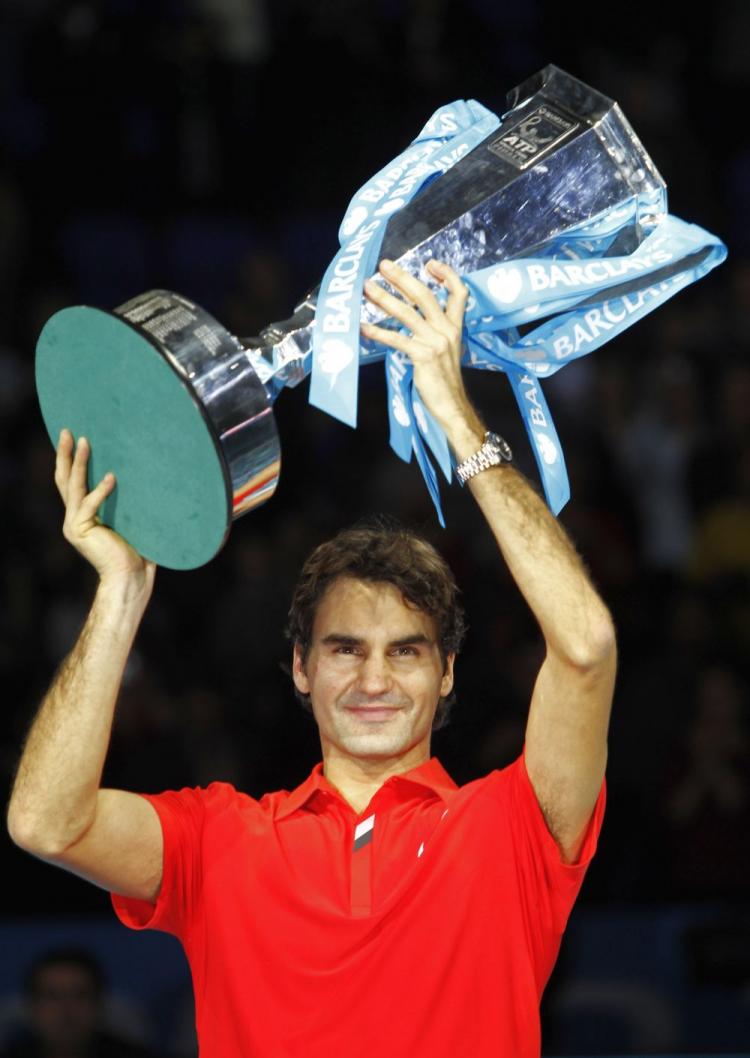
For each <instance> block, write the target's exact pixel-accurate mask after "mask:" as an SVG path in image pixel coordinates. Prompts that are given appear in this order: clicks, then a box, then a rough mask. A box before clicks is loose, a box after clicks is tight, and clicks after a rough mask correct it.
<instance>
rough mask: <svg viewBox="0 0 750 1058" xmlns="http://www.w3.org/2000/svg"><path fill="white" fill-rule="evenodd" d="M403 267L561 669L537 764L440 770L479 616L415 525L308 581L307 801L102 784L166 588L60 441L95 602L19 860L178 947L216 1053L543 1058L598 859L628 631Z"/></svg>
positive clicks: (324, 553)
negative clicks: (619, 630)
mask: <svg viewBox="0 0 750 1058" xmlns="http://www.w3.org/2000/svg"><path fill="white" fill-rule="evenodd" d="M430 270H431V272H432V275H433V277H434V278H435V279H437V280H438V281H440V282H442V283H444V285H445V287H446V288H447V291H448V298H447V303H446V306H445V308H444V309H443V308H441V306H440V304H439V303H438V301H437V299H436V298H435V297H434V295H433V294H432V293H431V291H430V290H429V289H428V287H427V286H425V285H423V284H422V283H420V282H418V281H417V280H416V279H413V278H412V277H410V276H409V275H408V274H407V273H405V272H403V271H402V270H400V269H398V268H397V267H396V266H394V265H392V264H391V263H389V262H382V263H381V272H382V274H383V276H384V278H385V279H387V280H388V282H389V283H390V285H391V287H392V288H393V289H395V290H396V291H397V292H398V294H399V295H400V297H396V296H394V294H392V293H390V292H389V291H387V290H385V289H383V288H381V287H380V286H378V285H377V284H372V283H371V284H368V286H367V288H366V292H367V295H368V297H369V298H370V299H371V300H372V301H373V302H374V303H375V304H377V305H379V306H380V307H381V308H382V309H383V310H384V311H385V313H386V315H388V316H392V317H394V318H396V319H398V320H400V322H401V323H403V324H404V325H405V327H406V328H407V329H408V333H406V332H402V333H398V334H396V333H394V332H392V331H387V330H382V329H380V328H378V327H376V326H372V325H369V326H367V327H366V328H363V330H364V331H365V333H366V334H367V336H368V337H371V338H375V339H378V340H381V341H384V342H386V343H388V344H390V345H392V346H393V347H394V348H397V349H400V350H402V351H403V352H404V353H406V354H407V355H408V357H409V359H410V360H411V363H412V364H413V366H414V378H415V382H416V385H417V388H418V390H419V394H420V397H421V399H422V400H423V402H424V403H425V405H426V406H427V407H428V408H429V410H430V411H431V413H432V414H433V416H434V417H435V418H436V419H437V421H438V422H439V423H440V425H441V426H442V427H443V429H444V430H445V432H446V435H447V438H448V441H449V443H450V445H451V447H452V449H453V452H454V454H455V457H456V461H457V471H458V473H459V476H460V477H461V478H462V480H464V481H465V482H466V483H467V484H468V488H469V490H470V491H471V493H472V494H473V496H474V498H475V500H476V501H477V503H478V504H479V506H480V508H481V510H482V512H483V513H484V516H485V518H486V520H487V523H488V526H489V529H490V530H491V531H492V533H493V534H494V536H495V539H496V540H497V543H498V547H499V552H500V555H501V556H502V559H503V560H504V561H505V563H506V564H507V566H508V568H509V570H510V572H511V574H512V575H513V577H514V579H515V581H516V583H517V585H518V587H519V589H520V591H521V592H522V594H523V596H524V598H525V599H526V602H527V603H528V605H529V607H530V608H531V610H532V612H533V614H534V615H535V617H536V619H537V621H538V623H539V627H540V631H541V634H542V636H543V637H544V641H545V645H546V655H545V659H544V662H543V664H542V666H541V669H540V671H539V674H538V676H537V680H536V683H535V686H534V690H533V693H532V697H531V703H530V708H529V717H528V723H527V728H526V737H525V743H524V746H523V750H522V752H521V753H520V755H519V757H518V758H517V759H516V760H515V761H514V762H513V763H512V764H510V765H509V766H507V767H504V768H498V769H496V770H494V771H492V772H490V774H489V775H486V776H482V777H480V778H478V779H476V780H474V781H473V782H470V783H468V784H466V785H465V786H462V787H458V786H457V785H456V784H455V783H454V782H453V780H452V779H451V778H450V776H449V775H448V773H447V772H446V771H445V769H444V768H443V767H442V765H441V764H440V762H439V761H438V760H437V758H435V757H432V756H431V755H430V741H431V733H432V731H433V730H434V729H435V728H437V727H439V726H440V725H441V724H442V723H443V722H444V719H445V715H446V712H447V709H448V707H449V704H450V696H451V692H452V687H453V669H454V663H455V660H456V655H457V653H458V651H459V648H460V645H461V639H462V636H463V617H462V614H461V609H460V607H459V605H458V602H457V589H456V585H455V583H454V580H453V577H452V575H451V573H450V570H449V569H448V567H447V566H446V564H445V562H444V561H443V560H442V558H441V557H440V556H439V555H438V554H437V552H436V551H435V550H434V548H432V547H431V545H430V544H428V543H427V542H426V541H424V540H422V539H420V538H419V537H417V536H415V535H414V534H412V533H410V532H408V531H405V530H395V529H390V528H384V527H382V526H378V525H375V526H369V527H367V526H361V527H358V528H354V529H350V530H346V531H344V532H342V533H340V534H339V535H338V536H337V537H335V538H334V539H333V540H331V541H328V542H327V543H324V544H322V545H321V546H320V547H319V548H317V550H316V551H315V552H314V553H313V554H312V555H311V556H310V558H309V559H308V560H307V562H306V563H305V566H304V568H303V570H302V574H301V577H300V580H299V583H298V585H297V588H296V591H295V594H294V599H293V601H292V607H291V610H290V619H289V628H288V632H289V636H290V638H291V640H292V643H293V677H294V683H295V687H296V690H297V692H298V694H299V696H300V697H301V699H302V701H303V704H304V705H305V707H306V708H309V709H311V711H312V713H313V715H314V717H315V721H316V723H317V725H318V729H319V733H320V742H321V750H322V760H321V761H320V763H318V764H317V765H316V766H315V767H314V768H313V770H312V772H311V774H310V775H309V776H308V778H307V779H305V781H304V782H303V783H302V784H301V785H300V786H298V787H297V788H296V789H295V790H293V791H292V792H287V791H284V790H282V791H277V792H274V793H268V794H266V795H264V796H263V797H262V798H260V800H256V799H254V798H251V797H249V796H247V795H246V794H243V793H241V792H238V791H237V790H235V789H234V788H233V787H232V786H229V785H228V784H226V783H212V784H211V785H210V786H208V787H207V788H206V789H200V788H196V789H183V790H181V791H169V792H166V793H161V794H143V795H140V794H134V793H129V792H126V791H122V790H109V789H102V788H101V786H100V783H101V774H102V767H103V764H104V759H105V754H106V750H107V744H108V740H109V736H110V730H111V724H112V716H113V712H114V706H115V700H116V697H117V693H118V691H119V687H120V683H121V680H122V673H123V670H124V666H125V663H126V660H127V657H128V654H129V651H130V648H131V646H132V643H133V639H134V637H135V634H136V631H137V628H138V625H139V623H140V620H141V617H142V615H143V612H144V610H145V607H146V605H147V604H148V601H149V599H150V596H151V592H152V588H153V583H154V567H153V564H152V563H149V562H147V561H145V560H144V559H143V558H142V557H141V556H140V555H138V554H137V553H136V552H135V551H134V550H133V549H132V548H131V547H129V545H128V544H127V543H126V542H125V541H124V540H122V538H120V537H119V536H117V535H116V534H115V533H113V532H112V531H111V530H109V529H107V528H106V527H105V526H103V525H102V524H101V523H99V522H98V520H97V518H96V512H97V510H98V509H99V506H100V504H101V503H102V501H103V500H104V498H105V497H106V496H107V495H108V494H109V493H110V492H111V490H112V489H113V488H114V484H115V483H114V478H113V477H112V476H111V475H108V476H107V477H105V478H104V479H103V480H102V482H100V483H99V485H97V487H96V488H95V489H93V490H92V491H91V492H87V491H86V489H87V486H86V466H87V461H88V456H89V449H88V444H87V442H86V441H85V439H83V438H80V439H79V441H78V444H77V446H76V449H75V455H74V454H73V438H72V437H71V435H70V434H69V433H68V432H67V431H65V432H63V434H62V436H61V438H60V443H59V446H58V452H57V471H56V481H57V484H58V487H59V489H60V492H61V494H62V497H63V500H64V502H65V507H66V515H65V524H64V532H65V535H66V537H67V538H68V539H69V540H70V541H71V543H72V544H73V545H74V546H75V547H76V548H77V549H78V550H79V551H80V552H81V553H82V554H83V555H84V556H85V557H86V558H87V559H88V560H89V561H90V562H91V563H92V564H93V565H94V567H95V568H96V570H97V571H98V573H99V586H98V590H97V593H96V597H95V599H94V603H93V605H92V608H91V611H90V613H89V616H88V619H87V621H86V624H85V626H84V629H83V631H82V633H81V636H80V639H79V641H78V643H77V644H76V646H75V647H74V649H73V651H72V652H71V654H70V655H69V657H68V658H67V659H66V661H65V662H64V663H63V665H62V666H61V669H60V671H59V673H58V675H57V677H56V679H55V681H54V683H53V685H52V687H51V688H50V690H49V692H48V694H47V696H46V697H45V700H44V702H43V703H42V705H41V707H40V710H39V713H38V715H37V717H36V719H35V721H34V724H33V725H32V728H31V731H30V733H29V736H28V739H27V742H26V745H25V748H24V752H23V756H22V758H21V762H20V765H19V769H18V774H17V777H16V781H15V784H14V788H13V793H12V797H11V802H10V808H9V815H8V824H9V829H10V832H11V835H12V837H13V839H14V840H15V841H16V842H17V844H19V845H20V846H21V847H23V848H25V849H27V850H28V851H29V852H31V853H33V854H34V855H36V856H38V857H40V858H42V859H44V860H47V861H48V862H50V863H53V864H56V865H58V866H60V867H63V868H65V869H67V870H69V871H73V872H75V873H77V874H79V875H81V876H82V877H84V878H87V879H89V880H90V881H92V882H94V883H95V884H97V885H100V886H102V887H104V888H106V889H108V890H110V891H111V892H112V900H113V904H114V907H115V910H116V912H117V914H118V915H119V917H120V918H121V920H122V921H123V922H124V923H125V924H126V925H128V926H131V927H132V928H134V929H144V928H152V929H161V930H165V931H167V932H170V933H173V934H174V935H175V936H177V937H178V938H179V939H180V941H181V942H182V944H183V947H184V949H185V952H186V954H187V957H188V961H189V963H190V967H191V971H192V974H193V984H194V990H195V999H196V1019H197V1029H198V1038H199V1041H200V1053H201V1056H202V1058H230V1056H232V1058H234V1056H237V1055H242V1056H243V1058H269V1056H273V1058H343V1056H344V1055H349V1054H357V1055H358V1056H360V1058H376V1056H377V1058H383V1056H386V1055H387V1056H388V1058H501V1056H503V1058H539V1054H540V1049H541V1038H540V1025H539V1002H540V999H541V995H542V992H543V990H544V987H545V985H546V983H547V980H548V978H549V975H550V973H551V971H552V967H553V966H554V963H555V960H556V958H557V954H558V951H559V946H560V941H561V937H562V934H563V931H564V929H565V926H566V923H567V920H568V916H569V914H570V910H571V908H572V906H573V903H574V901H575V899H576V896H577V894H578V891H579V889H580V886H581V883H582V880H583V876H584V874H585V871H586V868H587V866H588V863H589V862H590V860H591V857H592V856H593V854H594V851H595V848H596V841H597V837H598V834H599V830H600V827H601V822H602V816H603V811H604V798H605V785H604V770H605V765H606V758H607V728H608V722H609V713H610V707H611V701H612V691H613V685H614V676H615V659H616V649H615V636H614V631H613V627H612V622H611V619H610V616H609V613H608V611H607V609H606V607H605V606H604V604H603V602H602V601H601V599H600V598H599V596H598V594H597V593H596V591H595V589H594V588H593V586H592V584H591V582H590V580H589V578H588V576H587V574H586V571H585V568H584V566H583V564H582V562H581V560H580V559H579V557H578V555H577V554H576V551H575V549H574V547H573V546H572V544H571V542H570V541H569V539H568V538H567V536H566V534H565V532H564V531H563V529H562V528H561V526H560V525H559V523H558V522H557V521H556V520H555V519H554V518H553V517H552V516H551V514H550V513H549V511H548V510H547V508H546V507H545V505H544V503H543V502H542V500H541V499H540V498H539V496H538V495H537V493H536V492H535V491H534V490H533V489H532V488H531V486H530V485H529V484H528V482H527V481H526V480H525V479H524V478H523V476H522V475H521V474H520V473H519V472H518V471H517V470H516V469H515V468H514V467H513V465H512V456H511V452H510V449H509V448H508V446H507V444H506V443H505V442H504V441H503V440H502V439H501V438H500V437H498V436H497V435H496V434H493V433H491V432H488V431H487V430H486V429H485V426H484V424H483V423H482V422H481V421H480V419H479V416H478V414H477V412H476V411H475V409H474V408H473V407H472V406H471V404H470V403H469V400H468V398H467V396H466V392H465V390H464V386H463V381H462V378H461V369H460V358H461V336H462V330H463V317H464V309H465V303H466V288H465V287H464V284H463V283H462V282H461V280H460V278H459V277H458V276H457V275H456V274H455V273H454V272H453V271H452V270H451V269H450V268H447V267H446V266H444V265H440V264H437V263H435V262H433V263H432V264H431V265H430Z"/></svg>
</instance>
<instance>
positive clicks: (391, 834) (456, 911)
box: [112, 756, 605, 1058]
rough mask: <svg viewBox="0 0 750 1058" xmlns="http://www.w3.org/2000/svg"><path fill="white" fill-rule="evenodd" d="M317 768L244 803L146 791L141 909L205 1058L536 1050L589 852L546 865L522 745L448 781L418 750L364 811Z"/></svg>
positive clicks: (135, 924) (512, 1055) (231, 796)
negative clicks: (185, 967) (176, 980)
mask: <svg viewBox="0 0 750 1058" xmlns="http://www.w3.org/2000/svg"><path fill="white" fill-rule="evenodd" d="M322 768H323V766H322V764H318V765H316V767H315V768H313V770H312V773H311V774H310V776H309V778H307V779H306V780H305V782H303V783H302V785H301V786H298V787H297V789H296V790H294V791H292V792H291V793H288V792H287V791H285V790H282V791H279V792H276V793H270V794H266V795H265V796H263V797H262V798H261V799H260V800H259V801H258V800H255V799H253V798H252V797H248V796H247V795H246V794H243V793H238V792H237V790H235V789H234V787H232V786H229V785H227V784H226V783H212V784H211V785H210V786H208V787H207V788H206V789H200V788H196V789H184V790H180V791H179V792H168V793H163V794H158V795H147V796H148V800H149V801H150V802H151V803H152V804H153V805H154V807H155V808H156V811H157V812H158V814H159V818H160V820H161V824H162V829H163V831H164V878H163V882H162V886H161V891H160V893H159V897H158V899H157V901H156V904H150V903H147V902H144V901H140V900H132V899H128V898H125V897H121V896H116V895H113V897H112V900H113V904H114V907H115V910H116V912H117V914H118V916H119V917H120V919H121V921H122V922H124V923H125V925H127V926H130V927H132V928H133V929H145V928H151V929H161V930H165V931H166V932H168V933H173V934H175V935H176V936H177V937H179V939H180V941H181V942H182V944H183V947H184V949H185V952H186V954H187V958H188V961H189V963H190V968H191V971H192V975H193V987H194V991H195V1005H196V1021H197V1029H198V1039H199V1041H200V1055H201V1058H348V1056H350V1055H353V1054H356V1055H358V1058H386V1056H387V1058H539V1054H540V1049H541V1041H540V1028H539V1000H540V997H541V995H542V991H543V989H544V986H545V984H546V983H547V979H548V977H549V975H550V972H551V970H552V967H553V965H554V963H555V959H556V958H557V953H558V949H559V946H560V938H561V936H562V933H563V930H564V929H565V925H566V922H567V919H568V915H569V913H570V910H571V908H572V906H573V903H574V901H575V899H576V896H577V894H578V890H579V888H580V886H581V882H582V880H583V876H584V874H585V871H586V867H587V865H588V863H589V861H590V859H591V857H592V856H593V854H594V851H595V848H596V841H597V837H598V834H599V830H600V827H601V822H602V816H603V813H604V802H605V784H604V783H602V789H601V791H600V793H599V799H598V801H597V804H596V808H595V811H594V814H593V817H592V821H591V823H590V824H589V827H588V831H587V834H586V839H585V843H584V846H583V851H582V853H581V856H580V858H579V862H578V863H577V864H575V865H573V866H569V865H565V864H563V863H562V862H561V859H560V853H559V851H558V848H557V846H556V844H555V842H554V841H553V839H552V837H551V835H550V833H549V831H548V830H547V827H546V825H545V822H544V818H543V816H542V813H541V810H540V808H539V805H538V803H537V800H536V797H535V795H534V791H533V789H532V786H531V783H530V781H529V778H528V775H527V773H526V767H525V764H524V759H523V756H521V757H519V758H518V760H516V761H515V762H514V763H513V764H511V765H510V766H508V767H507V768H503V769H502V770H496V771H493V772H491V773H490V774H489V775H487V776H485V777H484V778H482V779H477V780H476V781H474V782H470V783H468V784H467V785H466V786H462V787H460V788H459V787H457V786H456V784H455V783H454V782H453V780H452V779H451V778H450V776H449V775H448V774H447V772H446V771H445V770H444V769H443V767H442V765H441V764H440V762H439V761H438V760H437V758H435V757H433V758H432V759H431V760H429V761H428V762H427V763H425V764H422V765H421V766H420V767H418V768H414V769H413V770H412V771H409V772H406V773H405V774H403V775H399V776H393V777H392V778H390V779H388V780H387V781H386V782H385V783H384V784H383V786H381V787H380V789H379V790H378V791H377V793H376V794H375V795H374V796H373V798H372V800H371V801H370V803H369V805H368V806H367V808H366V809H365V811H364V812H363V813H362V814H361V815H359V816H358V815H357V814H356V812H355V811H354V810H353V809H352V808H351V806H350V805H349V804H348V803H347V802H346V801H344V799H343V798H342V797H341V795H340V794H339V793H338V792H337V791H336V790H335V789H334V787H333V786H331V784H330V783H329V782H328V781H327V780H326V779H325V777H324V776H323V774H322Z"/></svg>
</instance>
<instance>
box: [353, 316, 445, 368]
mask: <svg viewBox="0 0 750 1058" xmlns="http://www.w3.org/2000/svg"><path fill="white" fill-rule="evenodd" d="M360 329H361V331H362V333H363V334H364V335H365V337H367V338H372V340H373V341H375V342H381V343H382V344H383V345H389V346H390V347H391V348H392V349H398V350H399V351H400V352H402V353H406V354H407V356H408V357H409V359H410V360H412V361H413V362H415V363H418V362H419V360H420V358H424V357H428V356H430V355H431V354H432V350H431V349H430V347H429V346H427V345H425V344H424V343H422V342H419V341H417V339H416V338H411V337H410V336H409V335H408V334H402V333H401V331H392V330H390V329H389V328H388V327H376V326H375V324H373V323H363V324H362V326H361V328H360ZM447 345H448V343H447V340H446V341H445V346H446V347H447Z"/></svg>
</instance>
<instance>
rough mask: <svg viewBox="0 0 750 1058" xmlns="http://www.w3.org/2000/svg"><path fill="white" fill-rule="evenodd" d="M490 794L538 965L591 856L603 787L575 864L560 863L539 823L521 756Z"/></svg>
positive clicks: (554, 942) (552, 945)
mask: <svg viewBox="0 0 750 1058" xmlns="http://www.w3.org/2000/svg"><path fill="white" fill-rule="evenodd" d="M494 778H495V783H494V784H493V786H494V793H495V795H496V796H497V797H499V799H500V801H501V807H502V808H503V817H504V826H503V829H504V831H505V833H506V834H507V835H508V838H509V840H510V844H511V847H512V850H513V861H514V862H513V869H514V870H515V873H516V879H517V888H518V893H519V901H520V907H521V913H522V914H523V916H524V920H525V922H526V930H527V935H528V938H529V942H530V944H531V948H532V950H533V952H534V954H535V956H536V958H537V960H538V963H537V964H538V965H547V964H548V960H549V957H550V954H551V953H552V952H553V951H556V947H557V946H558V945H559V942H560V938H561V937H562V934H563V932H564V930H565V927H566V925H567V922H568V917H569V916H570V912H571V911H572V909H573V905H574V903H575V901H576V898H577V896H578V893H579V890H580V888H581V884H582V883H583V878H584V875H585V874H586V870H587V868H588V866H589V863H590V862H591V860H592V858H593V856H594V853H595V852H596V846H597V841H598V838H599V833H600V831H601V827H602V821H603V818H604V808H605V803H606V781H605V780H602V785H601V789H600V790H599V796H598V798H597V801H596V804H595V805H594V809H593V812H592V814H591V818H590V820H589V823H588V826H587V829H586V833H585V835H584V840H583V845H582V848H581V851H580V854H579V856H578V859H577V861H576V862H575V863H571V864H568V863H565V862H564V861H563V859H562V854H561V852H560V849H559V847H558V845H557V843H556V841H555V839H554V838H553V837H552V834H551V833H550V831H549V829H548V828H547V823H546V821H545V819H544V815H543V813H542V810H541V807H540V805H539V802H538V801H537V797H536V794H535V792H534V787H533V786H532V785H531V779H530V778H529V775H528V772H527V771H526V761H525V757H524V755H523V754H521V756H520V757H518V759H517V760H515V761H514V762H513V763H512V764H511V765H509V766H508V767H507V768H503V769H502V770H501V771H498V772H495V773H494Z"/></svg>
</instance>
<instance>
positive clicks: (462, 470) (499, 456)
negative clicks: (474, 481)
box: [456, 430, 513, 485]
mask: <svg viewBox="0 0 750 1058" xmlns="http://www.w3.org/2000/svg"><path fill="white" fill-rule="evenodd" d="M512 459H513V452H512V451H511V448H510V445H509V444H508V442H507V441H506V440H505V439H504V438H502V437H500V436H499V435H498V434H496V433H492V432H491V431H490V430H488V431H487V433H486V434H485V435H484V442H483V444H482V447H481V448H479V449H477V451H476V452H475V453H474V454H473V455H471V456H469V458H468V459H464V460H463V461H462V462H460V463H459V464H458V465H457V466H456V476H457V477H458V480H459V481H460V482H461V484H462V485H465V484H466V482H467V481H468V480H469V478H473V477H474V476H475V474H479V473H481V472H482V471H483V470H487V469H488V468H489V467H496V466H498V465H499V464H500V463H510V461H511V460H512Z"/></svg>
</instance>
